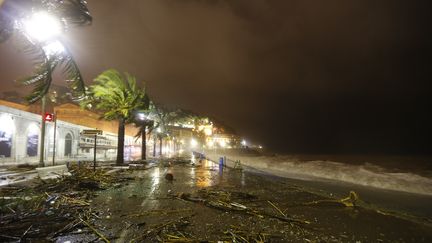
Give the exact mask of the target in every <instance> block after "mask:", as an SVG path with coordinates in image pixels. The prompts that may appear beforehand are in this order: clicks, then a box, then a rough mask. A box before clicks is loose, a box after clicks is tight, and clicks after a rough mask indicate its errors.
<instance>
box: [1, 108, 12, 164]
mask: <svg viewBox="0 0 432 243" xmlns="http://www.w3.org/2000/svg"><path fill="white" fill-rule="evenodd" d="M14 130H15V123H14V121H13V119H12V117H11V116H10V115H8V114H2V113H0V158H8V157H11V155H12V137H13V134H14Z"/></svg>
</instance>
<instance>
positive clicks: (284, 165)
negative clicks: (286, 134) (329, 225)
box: [210, 155, 432, 195]
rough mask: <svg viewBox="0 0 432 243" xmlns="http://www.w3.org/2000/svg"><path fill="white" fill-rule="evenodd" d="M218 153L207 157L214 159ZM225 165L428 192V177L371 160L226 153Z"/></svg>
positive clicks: (431, 192)
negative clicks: (373, 162) (338, 159)
mask: <svg viewBox="0 0 432 243" xmlns="http://www.w3.org/2000/svg"><path fill="white" fill-rule="evenodd" d="M218 157H219V156H216V155H213V156H210V158H211V159H212V160H215V161H218V159H217V158H218ZM227 160H228V162H227V165H228V166H230V165H231V166H232V165H233V164H234V161H235V160H240V161H241V163H242V164H243V165H244V166H245V167H246V168H247V167H252V168H254V169H257V170H261V171H264V172H266V173H270V174H274V175H277V176H281V177H289V178H297V179H306V180H307V179H309V180H313V179H317V178H322V179H328V180H337V181H343V182H349V183H353V184H358V185H363V186H370V187H375V188H381V189H388V190H395V191H403V192H410V193H418V194H424V195H432V178H430V177H429V176H424V175H419V174H416V173H414V172H402V171H396V172H395V171H390V170H389V169H386V168H383V167H380V166H378V165H375V164H371V163H363V164H354V165H353V164H348V163H341V162H335V161H323V160H312V161H300V160H296V159H295V158H293V157H292V156H274V157H266V156H258V157H245V156H231V155H230V156H227Z"/></svg>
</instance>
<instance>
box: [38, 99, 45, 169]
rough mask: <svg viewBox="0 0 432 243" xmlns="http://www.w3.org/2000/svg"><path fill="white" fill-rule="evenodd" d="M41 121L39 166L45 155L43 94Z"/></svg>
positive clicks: (41, 164)
mask: <svg viewBox="0 0 432 243" xmlns="http://www.w3.org/2000/svg"><path fill="white" fill-rule="evenodd" d="M41 101H42V114H41V117H42V121H41V139H40V140H41V141H40V145H41V146H40V151H39V167H44V166H45V164H44V155H45V103H46V97H45V95H44V96H43V97H42V100H41Z"/></svg>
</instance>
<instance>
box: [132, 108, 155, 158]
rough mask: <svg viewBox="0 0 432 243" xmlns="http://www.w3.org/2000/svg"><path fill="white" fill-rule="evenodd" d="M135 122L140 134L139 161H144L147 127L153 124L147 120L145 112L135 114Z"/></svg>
mask: <svg viewBox="0 0 432 243" xmlns="http://www.w3.org/2000/svg"><path fill="white" fill-rule="evenodd" d="M135 122H136V123H137V125H139V126H140V133H141V160H146V155H147V132H146V130H147V126H150V125H152V124H153V121H152V120H150V119H148V116H147V115H146V113H145V112H142V111H138V112H136V113H135Z"/></svg>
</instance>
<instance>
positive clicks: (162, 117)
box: [152, 105, 181, 156]
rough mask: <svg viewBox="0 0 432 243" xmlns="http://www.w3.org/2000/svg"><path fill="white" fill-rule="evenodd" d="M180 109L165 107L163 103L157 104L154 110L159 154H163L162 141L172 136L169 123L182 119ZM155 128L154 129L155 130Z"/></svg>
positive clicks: (155, 136)
mask: <svg viewBox="0 0 432 243" xmlns="http://www.w3.org/2000/svg"><path fill="white" fill-rule="evenodd" d="M179 111H180V110H179V109H177V110H173V109H168V108H166V107H163V106H162V105H155V106H154V108H153V110H152V112H153V117H154V118H153V119H154V122H155V126H154V129H156V131H157V132H156V134H155V135H154V139H155V140H156V139H157V140H159V155H160V156H162V143H163V139H164V138H165V137H169V136H170V131H169V125H172V124H173V123H176V122H177V121H179V120H180V119H181V117H180V113H179ZM154 129H153V130H154ZM155 150H156V143H155V144H154V146H153V156H155V155H156V151H155Z"/></svg>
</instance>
